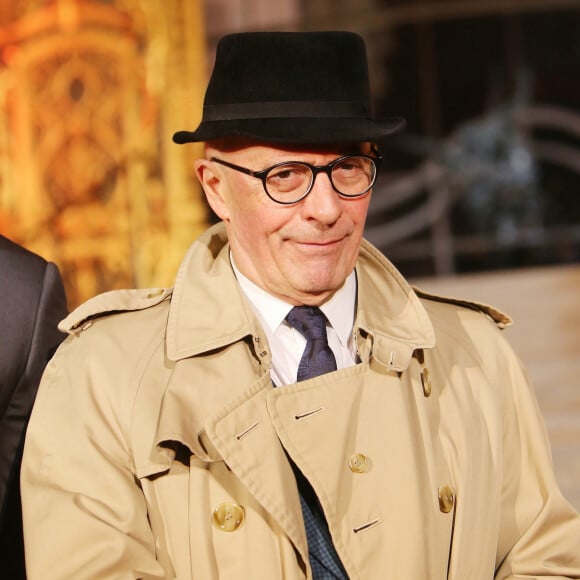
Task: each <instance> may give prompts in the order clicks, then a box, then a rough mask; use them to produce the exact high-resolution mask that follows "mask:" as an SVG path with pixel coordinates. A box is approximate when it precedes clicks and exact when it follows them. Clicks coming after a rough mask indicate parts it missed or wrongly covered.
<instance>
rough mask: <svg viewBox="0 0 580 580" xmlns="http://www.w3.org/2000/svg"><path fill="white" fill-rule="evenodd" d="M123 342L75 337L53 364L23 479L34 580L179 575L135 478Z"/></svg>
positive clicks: (28, 441)
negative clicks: (159, 556) (168, 567)
mask: <svg viewBox="0 0 580 580" xmlns="http://www.w3.org/2000/svg"><path fill="white" fill-rule="evenodd" d="M124 342H127V341H126V340H125V341H124ZM121 348H122V347H121V345H120V343H117V344H113V346H110V347H109V348H103V346H102V344H101V343H99V342H98V341H97V343H95V342H92V341H91V340H89V339H88V337H86V336H82V335H81V336H80V337H76V336H70V337H69V338H68V339H67V340H66V341H65V342H64V343H63V344H62V345H61V348H60V349H59V351H58V353H57V355H56V356H55V357H54V358H53V359H52V361H51V363H50V364H49V365H48V367H47V369H46V372H45V375H44V377H43V380H42V382H41V385H40V388H39V392H38V396H37V399H36V403H35V406H34V409H33V412H32V416H31V420H30V425H29V429H28V432H27V436H26V444H25V448H24V457H23V465H22V475H21V488H22V498H23V519H24V538H25V549H26V569H27V574H28V578H29V580H57V579H58V580H76V579H79V578H94V579H97V578H98V579H99V580H107V579H111V580H112V579H113V578H114V579H117V580H120V579H137V578H139V579H141V580H145V579H153V578H169V577H170V576H169V575H168V574H166V573H165V571H164V570H163V569H162V567H161V565H160V564H159V562H157V560H156V557H155V545H154V539H153V535H152V532H151V529H150V527H149V524H148V519H147V509H146V505H145V499H144V496H143V494H142V492H141V489H140V486H139V484H138V483H137V481H136V478H135V476H134V471H133V462H132V456H131V452H130V445H129V435H128V433H127V417H128V416H129V415H130V412H131V404H130V396H129V395H127V381H126V377H125V376H124V375H123V372H122V371H120V372H117V371H118V369H119V368H120V367H122V366H123V365H122V361H121V360H120V358H121V357H122V355H117V356H114V351H115V350H120V349H121ZM131 366H132V365H131V362H128V363H127V364H126V365H124V367H131ZM114 372H117V374H116V375H115V377H116V380H115V379H112V375H113V373H114Z"/></svg>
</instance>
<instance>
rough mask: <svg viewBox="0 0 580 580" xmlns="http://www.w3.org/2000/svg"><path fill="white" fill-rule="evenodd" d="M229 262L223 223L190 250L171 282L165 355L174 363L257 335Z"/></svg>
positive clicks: (251, 315) (255, 325) (212, 229)
mask: <svg viewBox="0 0 580 580" xmlns="http://www.w3.org/2000/svg"><path fill="white" fill-rule="evenodd" d="M260 333H261V332H260V330H259V328H258V323H257V321H255V319H254V316H253V314H252V312H251V309H250V306H249V305H248V304H247V302H246V301H245V299H244V297H243V295H242V293H241V291H240V289H239V286H238V283H237V280H236V277H235V274H234V272H233V269H232V266H231V263H230V258H229V244H228V238H227V234H226V231H225V227H224V225H223V223H219V224H217V225H215V226H213V227H211V228H209V229H208V230H207V231H206V232H205V233H204V234H203V235H202V236H201V237H200V238H199V239H198V240H196V241H195V242H194V243H193V244H192V245H191V247H190V248H189V250H188V252H187V254H186V255H185V257H184V259H183V262H182V263H181V266H180V267H179V270H178V272H177V276H176V278H175V286H174V290H173V297H172V300H171V306H170V309H169V318H168V321H167V338H166V340H167V355H168V357H169V359H170V360H173V361H178V360H181V359H184V358H188V357H191V356H196V355H199V354H202V353H204V352H209V351H211V350H214V349H217V348H220V347H223V346H226V345H228V344H233V343H234V342H237V341H239V340H242V339H243V338H244V337H246V336H248V335H256V334H260Z"/></svg>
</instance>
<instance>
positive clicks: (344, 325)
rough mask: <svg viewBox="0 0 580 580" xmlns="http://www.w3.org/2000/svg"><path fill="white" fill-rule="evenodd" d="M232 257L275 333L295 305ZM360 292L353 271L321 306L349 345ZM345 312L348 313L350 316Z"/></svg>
mask: <svg viewBox="0 0 580 580" xmlns="http://www.w3.org/2000/svg"><path fill="white" fill-rule="evenodd" d="M230 260H231V262H232V267H233V269H234V272H235V274H236V278H237V279H238V282H239V284H240V287H241V289H242V291H243V293H244V294H245V296H246V298H248V300H249V301H250V304H251V305H252V308H253V310H254V311H255V312H256V314H257V315H258V317H259V319H260V321H261V322H262V323H263V324H265V325H267V327H268V329H267V330H269V331H270V332H271V333H272V334H273V333H275V332H276V330H277V329H278V327H279V326H280V324H282V322H284V319H285V318H286V315H287V314H288V312H290V310H292V308H293V306H292V304H288V303H287V302H284V301H283V300H280V299H279V298H276V297H275V296H272V295H271V294H269V293H268V292H266V291H265V290H264V289H262V288H260V287H259V286H257V285H256V284H254V282H252V281H251V280H249V279H248V278H247V277H246V276H244V275H243V274H242V273H241V272H240V271H239V269H238V268H237V266H236V263H235V261H234V258H233V256H232V255H231V254H230ZM356 291H357V283H356V274H355V272H354V270H353V271H352V272H351V273H350V275H349V276H348V277H347V279H346V280H345V282H344V284H343V285H342V287H341V288H340V289H339V290H337V291H336V292H335V293H334V295H333V296H332V298H331V299H330V300H328V301H327V302H325V303H324V304H323V305H322V306H321V307H320V310H322V312H324V315H325V316H326V318H327V319H328V321H329V322H330V325H331V326H332V327H333V328H334V331H335V332H336V335H337V336H338V339H339V340H340V342H341V344H342V345H343V346H345V347H346V346H347V345H348V344H349V339H350V336H351V334H352V329H353V325H354V315H355V304H356ZM345 313H347V315H346V316H345Z"/></svg>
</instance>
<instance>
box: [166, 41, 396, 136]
mask: <svg viewBox="0 0 580 580" xmlns="http://www.w3.org/2000/svg"><path fill="white" fill-rule="evenodd" d="M404 124H405V123H404V121H403V119H401V118H399V117H393V118H388V119H382V120H380V119H375V118H374V117H373V114H372V111H371V98H370V86H369V76H368V65H367V57H366V49H365V44H364V41H363V39H362V38H361V37H360V36H359V35H357V34H354V33H351V32H338V31H335V32H333V31H329V32H245V33H239V34H230V35H227V36H224V37H223V38H222V39H221V40H220V41H219V43H218V47H217V51H216V60H215V65H214V69H213V73H212V75H211V78H210V81H209V84H208V87H207V91H206V94H205V100H204V105H203V118H202V121H201V123H200V124H199V126H198V127H197V129H195V131H179V132H177V133H175V134H174V135H173V141H175V143H189V142H197V141H210V140H212V139H219V138H222V137H249V138H252V139H256V140H259V141H265V142H272V143H280V144H284V143H286V144H299V143H302V144H304V143H312V144H316V143H333V142H344V141H349V142H363V141H371V142H375V143H380V142H381V141H382V140H383V139H384V138H385V137H387V136H389V135H392V134H393V133H395V132H396V131H398V130H399V129H401V128H402V127H403V126H404Z"/></svg>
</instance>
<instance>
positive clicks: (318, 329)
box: [286, 306, 336, 381]
mask: <svg viewBox="0 0 580 580" xmlns="http://www.w3.org/2000/svg"><path fill="white" fill-rule="evenodd" d="M286 320H287V321H288V324H289V325H290V326H292V327H293V328H295V329H296V330H297V331H298V332H299V333H300V334H302V335H303V336H304V338H306V348H305V349H304V353H303V354H302V358H301V359H300V364H299V365H298V375H297V377H296V380H298V381H305V380H306V379H312V378H314V377H317V376H318V375H323V374H324V373H330V372H332V371H335V370H336V359H335V358H334V354H333V353H332V350H330V347H329V346H328V339H327V337H326V317H325V316H324V314H323V313H322V310H320V308H316V307H315V306H295V307H294V308H292V310H290V312H289V313H288V316H286Z"/></svg>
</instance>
